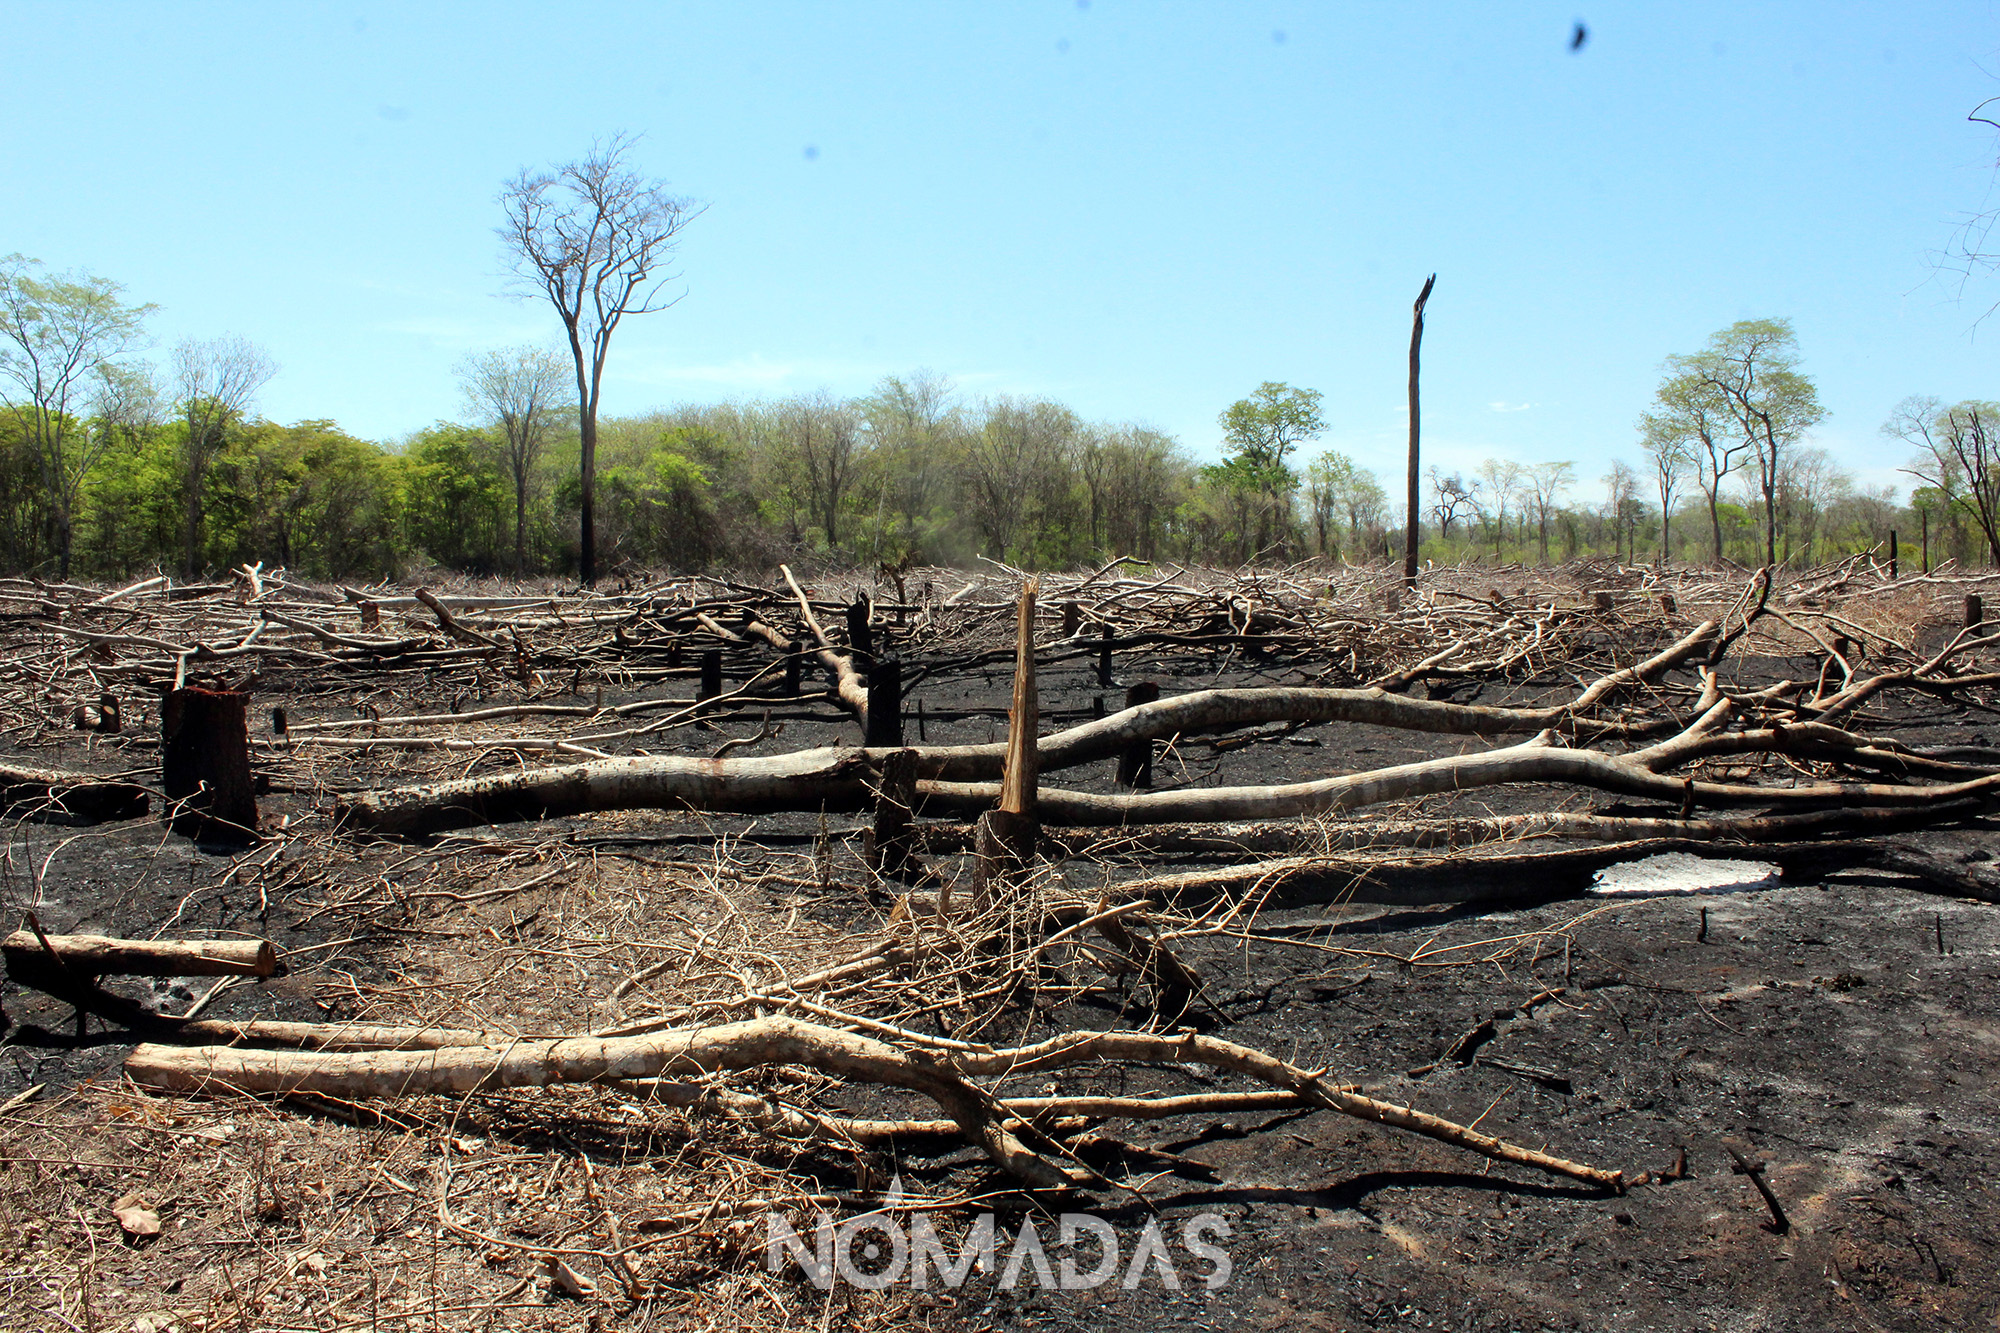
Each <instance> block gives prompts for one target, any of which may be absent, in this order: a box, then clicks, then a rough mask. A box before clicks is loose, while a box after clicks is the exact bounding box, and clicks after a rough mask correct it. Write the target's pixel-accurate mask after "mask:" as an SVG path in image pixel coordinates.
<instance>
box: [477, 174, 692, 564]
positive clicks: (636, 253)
mask: <svg viewBox="0 0 2000 1333" xmlns="http://www.w3.org/2000/svg"><path fill="white" fill-rule="evenodd" d="M632 142H633V141H632V140H631V139H630V138H628V137H627V136H625V135H623V134H616V135H613V136H612V137H611V138H610V139H609V140H607V141H606V142H604V143H601V144H598V145H597V146H595V147H594V148H592V149H591V151H590V154H589V155H588V156H587V157H585V158H583V159H582V160H580V161H576V162H565V163H563V164H562V165H561V166H559V167H557V168H555V170H553V171H538V172H529V171H523V172H522V173H521V174H520V175H518V176H516V177H515V178H514V179H513V180H511V181H509V182H508V183H507V185H506V187H505V188H504V189H502V190H501V191H500V206H501V207H502V208H503V209H504V210H505V211H506V215H507V219H506V221H505V222H504V223H503V224H502V225H501V227H500V229H499V231H500V236H501V239H502V240H504V241H505V242H506V243H507V251H508V257H509V259H510V260H511V262H512V264H513V266H514V271H515V273H516V274H518V275H519V276H520V278H521V279H522V280H523V281H524V282H528V283H531V284H532V285H533V286H534V288H535V289H536V290H537V291H539V292H540V293H541V294H542V295H544V296H546V297H547V298H548V301H549V304H550V305H552V306H554V307H555V310H556V314H557V316H558V317H559V318H561V320H562V322H563V329H564V331H565V332H566V333H567V334H568V335H569V350H570V357H571V359H572V360H573V361H574V362H575V364H576V396H577V433H578V435H579V436H580V437H581V443H582V458H581V469H582V478H581V480H582V484H583V501H582V532H581V534H580V536H581V541H582V548H581V554H580V556H579V561H580V565H581V569H580V573H581V575H582V577H583V581H584V583H586V584H594V583H595V582H596V581H597V404H598V394H599V391H600V389H601V388H602V386H603V382H604V360H605V357H606V356H607V355H608V354H609V353H610V351H611V335H612V334H613V333H615V332H616V331H617V329H618V323H619V321H620V320H622V319H623V318H624V317H625V316H627V315H645V314H651V313H652V312H654V311H656V310H664V309H666V308H667V307H668V306H670V305H673V304H674V303H675V302H676V301H678V300H679V299H680V298H679V297H673V298H671V299H670V298H667V297H666V296H665V295H664V288H665V286H666V284H667V283H669V282H671V281H673V279H674V278H675V277H677V276H678V275H677V274H673V273H669V272H667V271H665V270H666V265H667V264H668V262H669V260H670V259H671V258H672V256H673V254H674V251H675V250H676V248H677V239H678V237H679V236H680V233H681V229H682V228H683V227H685V226H687V224H688V223H690V222H692V221H693V220H694V219H695V218H697V217H699V216H700V215H701V209H700V208H699V207H698V206H697V205H696V204H695V203H694V202H693V201H692V200H688V199H683V198H679V197H677V196H674V195H671V194H669V193H667V189H666V184H665V182H663V181H651V180H646V179H644V178H643V177H641V176H640V175H639V174H638V173H637V172H634V171H632V170H630V169H629V168H628V167H627V166H626V165H625V157H626V154H627V153H629V152H630V151H631V148H632Z"/></svg>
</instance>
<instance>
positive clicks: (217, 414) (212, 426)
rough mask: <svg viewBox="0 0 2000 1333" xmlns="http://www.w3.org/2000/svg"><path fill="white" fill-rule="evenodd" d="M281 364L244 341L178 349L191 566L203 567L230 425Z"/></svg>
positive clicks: (190, 343)
mask: <svg viewBox="0 0 2000 1333" xmlns="http://www.w3.org/2000/svg"><path fill="white" fill-rule="evenodd" d="M277 373H278V365H277V363H276V362H275V361H273V360H271V358H270V357H268V356H266V355H265V354H264V350H263V349H262V348H260V347H258V346H257V345H256V344H255V343H252V342H249V341H246V340H245V339H242V338H211V339H209V340H207V341H205V342H204V341H201V340H198V339H194V338H189V339H186V340H184V341H182V342H181V343H179V344H178V345H176V346H175V348H174V355H173V382H174V390H175V396H176V399H177V402H178V404H179V408H180V414H181V419H182V421H183V422H185V423H186V425H187V435H186V438H184V439H183V440H182V441H181V482H182V485H183V486H185V487H186V490H187V495H186V506H187V509H186V528H185V532H186V538H187V550H186V565H185V572H186V573H187V575H188V576H189V577H190V578H192V577H193V576H194V575H195V573H196V572H197V571H198V570H199V569H200V568H201V537H202V532H201V528H202V519H203V517H204V500H205V498H206V491H207V487H208V472H209V466H210V465H211V464H212V463H214V461H215V456H216V455H217V454H218V453H220V452H221V451H222V445H223V441H224V439H225V438H226V433H227V431H228V429H229V427H230V426H231V425H232V424H234V423H235V422H236V421H237V420H239V419H240V418H241V417H242V416H243V414H244V413H245V412H247V411H248V410H249V409H250V403H251V400H252V399H253V398H255V397H256V395H257V390H259V389H261V388H263V387H264V385H265V384H267V383H269V382H270V379H271V377H272V376H273V375H275V374H277Z"/></svg>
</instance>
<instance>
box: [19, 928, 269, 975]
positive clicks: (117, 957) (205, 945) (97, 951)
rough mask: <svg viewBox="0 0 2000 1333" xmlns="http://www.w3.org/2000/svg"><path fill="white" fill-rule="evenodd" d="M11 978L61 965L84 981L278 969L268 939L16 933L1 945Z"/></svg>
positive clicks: (259, 971) (261, 973)
mask: <svg viewBox="0 0 2000 1333" xmlns="http://www.w3.org/2000/svg"><path fill="white" fill-rule="evenodd" d="M0 954H4V955H5V956H6V960H7V972H8V975H10V976H20V975H21V973H22V970H23V969H25V970H27V971H30V972H42V971H46V970H47V969H48V968H50V967H51V966H54V965H56V964H58V963H59V964H60V965H61V966H62V967H65V968H68V969H69V970H70V971H71V972H72V973H75V974H77V975H80V976H93V977H102V976H114V975H117V976H138V977H268V976H272V975H273V974H275V973H276V972H277V970H278V954H277V951H276V950H275V949H273V948H272V947H271V942H270V941H269V940H120V939H112V938H110V937H109V936H105V935H46V936H37V935H36V934H35V933H34V932H33V931H28V930H17V931H15V932H14V933H13V934H11V935H9V936H7V938H6V939H4V940H0Z"/></svg>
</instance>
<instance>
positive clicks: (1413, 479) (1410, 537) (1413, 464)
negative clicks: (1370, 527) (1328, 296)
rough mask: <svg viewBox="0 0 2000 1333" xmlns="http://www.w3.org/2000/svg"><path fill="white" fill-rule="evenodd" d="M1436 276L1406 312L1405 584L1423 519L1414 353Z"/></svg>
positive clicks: (1413, 570) (1413, 577) (1411, 575)
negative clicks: (1407, 458)
mask: <svg viewBox="0 0 2000 1333" xmlns="http://www.w3.org/2000/svg"><path fill="white" fill-rule="evenodd" d="M1437 280H1438V275H1437V274H1435V273H1433V274H1431V275H1430V276H1429V277H1428V278H1425V279H1424V289H1423V290H1422V291H1421V292H1418V293H1417V304H1416V308H1415V309H1414V310H1412V311H1411V312H1410V476H1409V499H1408V507H1407V509H1406V510H1405V514H1404V523H1403V527H1404V529H1405V531H1404V533H1403V581H1404V582H1405V583H1409V584H1414V583H1416V581H1417V548H1418V546H1419V545H1421V544H1422V540H1421V539H1422V535H1423V521H1422V518H1421V516H1420V515H1419V513H1418V509H1417V502H1418V495H1417V445H1418V442H1419V440H1420V439H1421V438H1422V431H1421V430H1420V429H1419V424H1418V411H1417V408H1418V400H1417V367H1418V356H1419V354H1420V353H1421V351H1422V350H1423V345H1424V303H1425V302H1427V301H1429V300H1430V299H1431V288H1432V287H1435V286H1436V285H1437Z"/></svg>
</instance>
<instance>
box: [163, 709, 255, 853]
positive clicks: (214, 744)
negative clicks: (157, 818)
mask: <svg viewBox="0 0 2000 1333" xmlns="http://www.w3.org/2000/svg"><path fill="white" fill-rule="evenodd" d="M249 707H250V696H249V695H247V694H242V693H238V692H236V691H233V690H205V689H196V688H192V687H190V688H187V689H180V690H174V691H172V692H170V693H169V694H168V695H167V697H166V700H165V702H164V703H163V704H162V705H161V707H160V731H161V746H160V785H161V787H162V789H163V790H164V791H165V793H166V797H167V801H168V810H167V817H168V818H169V819H170V820H171V821H172V824H173V828H174V831H175V832H176V833H181V834H184V835H186V836H188V837H194V838H217V839H220V840H223V841H232V842H245V841H254V840H255V838H256V836H257V796H256V792H255V790H254V788H253V787H252V785H251V777H250V719H249Z"/></svg>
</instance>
